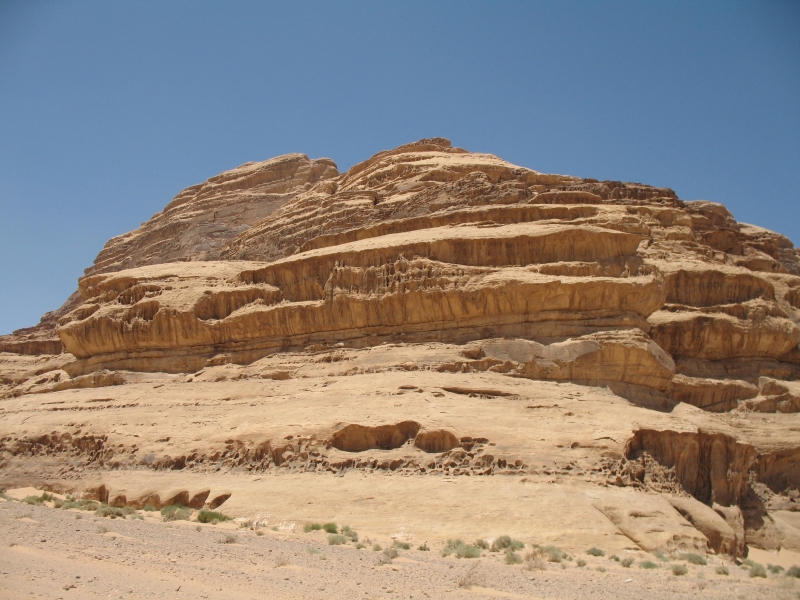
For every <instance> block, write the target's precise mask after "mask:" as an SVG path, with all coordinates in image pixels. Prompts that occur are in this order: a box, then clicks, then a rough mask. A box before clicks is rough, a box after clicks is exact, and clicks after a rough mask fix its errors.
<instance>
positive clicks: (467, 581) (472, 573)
mask: <svg viewBox="0 0 800 600" xmlns="http://www.w3.org/2000/svg"><path fill="white" fill-rule="evenodd" d="M477 568H478V564H477V563H476V564H474V565H472V567H470V568H469V570H468V571H467V572H466V573H465V574H464V575H463V577H461V578H460V579H459V580H458V587H460V588H464V589H466V590H468V589H470V588H471V587H472V586H475V585H481V584H482V583H483V578H481V577H480V576H479V575H478V574H477V572H476V569H477Z"/></svg>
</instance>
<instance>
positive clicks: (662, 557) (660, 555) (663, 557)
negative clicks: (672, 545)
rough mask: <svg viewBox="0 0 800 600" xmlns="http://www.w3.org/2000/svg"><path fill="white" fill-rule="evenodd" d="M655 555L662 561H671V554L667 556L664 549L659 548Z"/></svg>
mask: <svg viewBox="0 0 800 600" xmlns="http://www.w3.org/2000/svg"><path fill="white" fill-rule="evenodd" d="M655 556H656V558H657V559H658V560H660V561H661V562H669V556H667V555H666V554H665V553H664V551H663V550H659V551H658V552H656V553H655Z"/></svg>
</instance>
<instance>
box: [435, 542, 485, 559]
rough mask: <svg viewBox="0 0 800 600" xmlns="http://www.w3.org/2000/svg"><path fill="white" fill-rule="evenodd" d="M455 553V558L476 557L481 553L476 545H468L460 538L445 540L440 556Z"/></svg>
mask: <svg viewBox="0 0 800 600" xmlns="http://www.w3.org/2000/svg"><path fill="white" fill-rule="evenodd" d="M451 554H455V555H456V558H478V557H479V556H480V555H481V549H480V548H478V547H477V546H470V545H468V544H465V543H464V542H463V541H461V540H447V544H445V547H444V549H443V550H442V556H450V555H451Z"/></svg>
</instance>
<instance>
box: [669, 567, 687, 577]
mask: <svg viewBox="0 0 800 600" xmlns="http://www.w3.org/2000/svg"><path fill="white" fill-rule="evenodd" d="M688 572H689V569H687V568H686V565H672V574H673V575H686V574H687V573H688Z"/></svg>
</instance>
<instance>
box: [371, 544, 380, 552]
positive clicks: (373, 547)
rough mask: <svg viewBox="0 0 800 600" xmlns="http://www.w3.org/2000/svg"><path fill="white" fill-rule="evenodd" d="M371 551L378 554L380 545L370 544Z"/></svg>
mask: <svg viewBox="0 0 800 600" xmlns="http://www.w3.org/2000/svg"><path fill="white" fill-rule="evenodd" d="M372 549H373V550H374V551H375V552H380V551H381V545H380V544H372Z"/></svg>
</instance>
